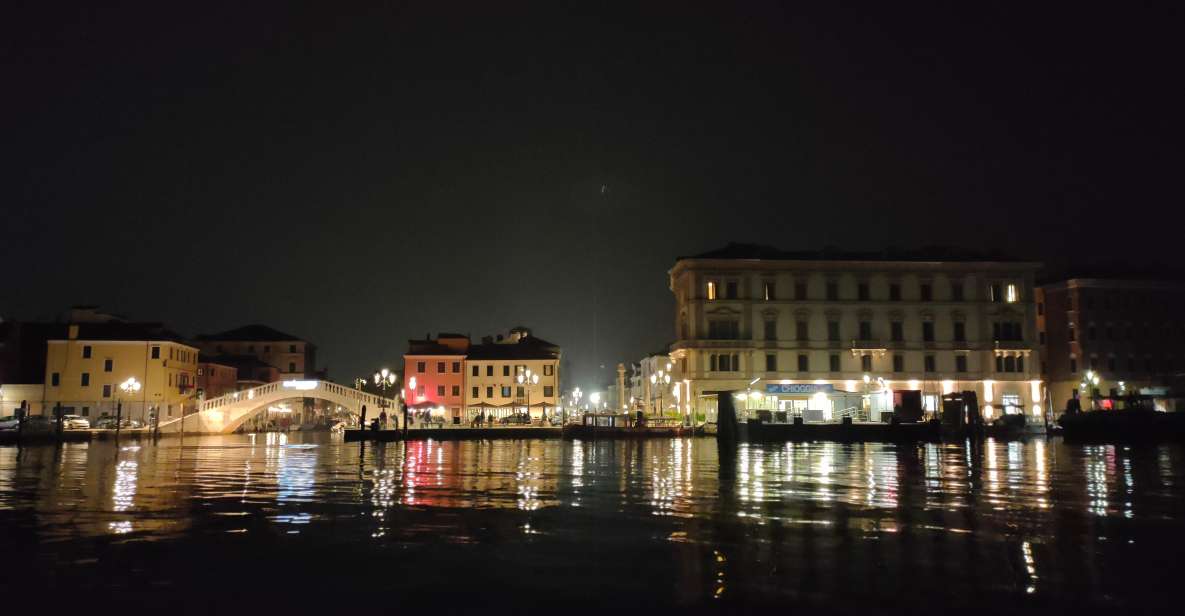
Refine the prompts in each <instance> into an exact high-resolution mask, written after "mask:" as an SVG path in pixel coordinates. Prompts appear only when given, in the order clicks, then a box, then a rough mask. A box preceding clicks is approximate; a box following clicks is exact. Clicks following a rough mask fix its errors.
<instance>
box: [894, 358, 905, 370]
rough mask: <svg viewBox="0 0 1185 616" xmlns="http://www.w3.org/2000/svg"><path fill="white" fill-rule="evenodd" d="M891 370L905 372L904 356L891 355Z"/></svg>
mask: <svg viewBox="0 0 1185 616" xmlns="http://www.w3.org/2000/svg"><path fill="white" fill-rule="evenodd" d="M893 372H905V356H903V355H900V354H895V355H893Z"/></svg>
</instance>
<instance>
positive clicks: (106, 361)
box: [103, 359, 115, 372]
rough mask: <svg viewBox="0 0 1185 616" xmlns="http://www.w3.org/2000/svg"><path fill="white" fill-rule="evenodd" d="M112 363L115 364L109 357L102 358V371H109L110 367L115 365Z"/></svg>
mask: <svg viewBox="0 0 1185 616" xmlns="http://www.w3.org/2000/svg"><path fill="white" fill-rule="evenodd" d="M114 364H115V362H114V361H112V360H110V359H104V360H103V372H111V369H112V368H114V367H115V365H114Z"/></svg>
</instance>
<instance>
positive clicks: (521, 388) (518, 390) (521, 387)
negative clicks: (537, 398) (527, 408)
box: [514, 385, 525, 398]
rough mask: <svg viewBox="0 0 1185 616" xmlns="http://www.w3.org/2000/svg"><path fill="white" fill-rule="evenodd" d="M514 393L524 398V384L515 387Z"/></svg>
mask: <svg viewBox="0 0 1185 616" xmlns="http://www.w3.org/2000/svg"><path fill="white" fill-rule="evenodd" d="M514 395H515V396H517V397H519V398H522V397H523V396H524V395H525V394H524V393H523V386H522V385H519V386H518V387H515V388H514Z"/></svg>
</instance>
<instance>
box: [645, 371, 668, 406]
mask: <svg viewBox="0 0 1185 616" xmlns="http://www.w3.org/2000/svg"><path fill="white" fill-rule="evenodd" d="M670 369H671V365H670V364H667V369H666V370H659V371H658V372H653V373H651V374H650V384H651V385H655V386H657V387H658V409H657V412H656V413H655V415H662V413H663V411H664V410H665V409H664V408H663V406H662V397H663V393H665V391H664V390H666V386H667V385H670V384H671V373H670Z"/></svg>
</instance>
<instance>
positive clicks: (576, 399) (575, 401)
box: [560, 387, 584, 423]
mask: <svg viewBox="0 0 1185 616" xmlns="http://www.w3.org/2000/svg"><path fill="white" fill-rule="evenodd" d="M582 397H584V392H582V391H580V388H579V387H577V388H576V389H575V390H573V391H572V405H573V406H575V407H576V409H577V410H579V409H580V398H582ZM567 419H568V418H567V416H564V417H562V418H561V419H560V423H564V422H566V421H567Z"/></svg>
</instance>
